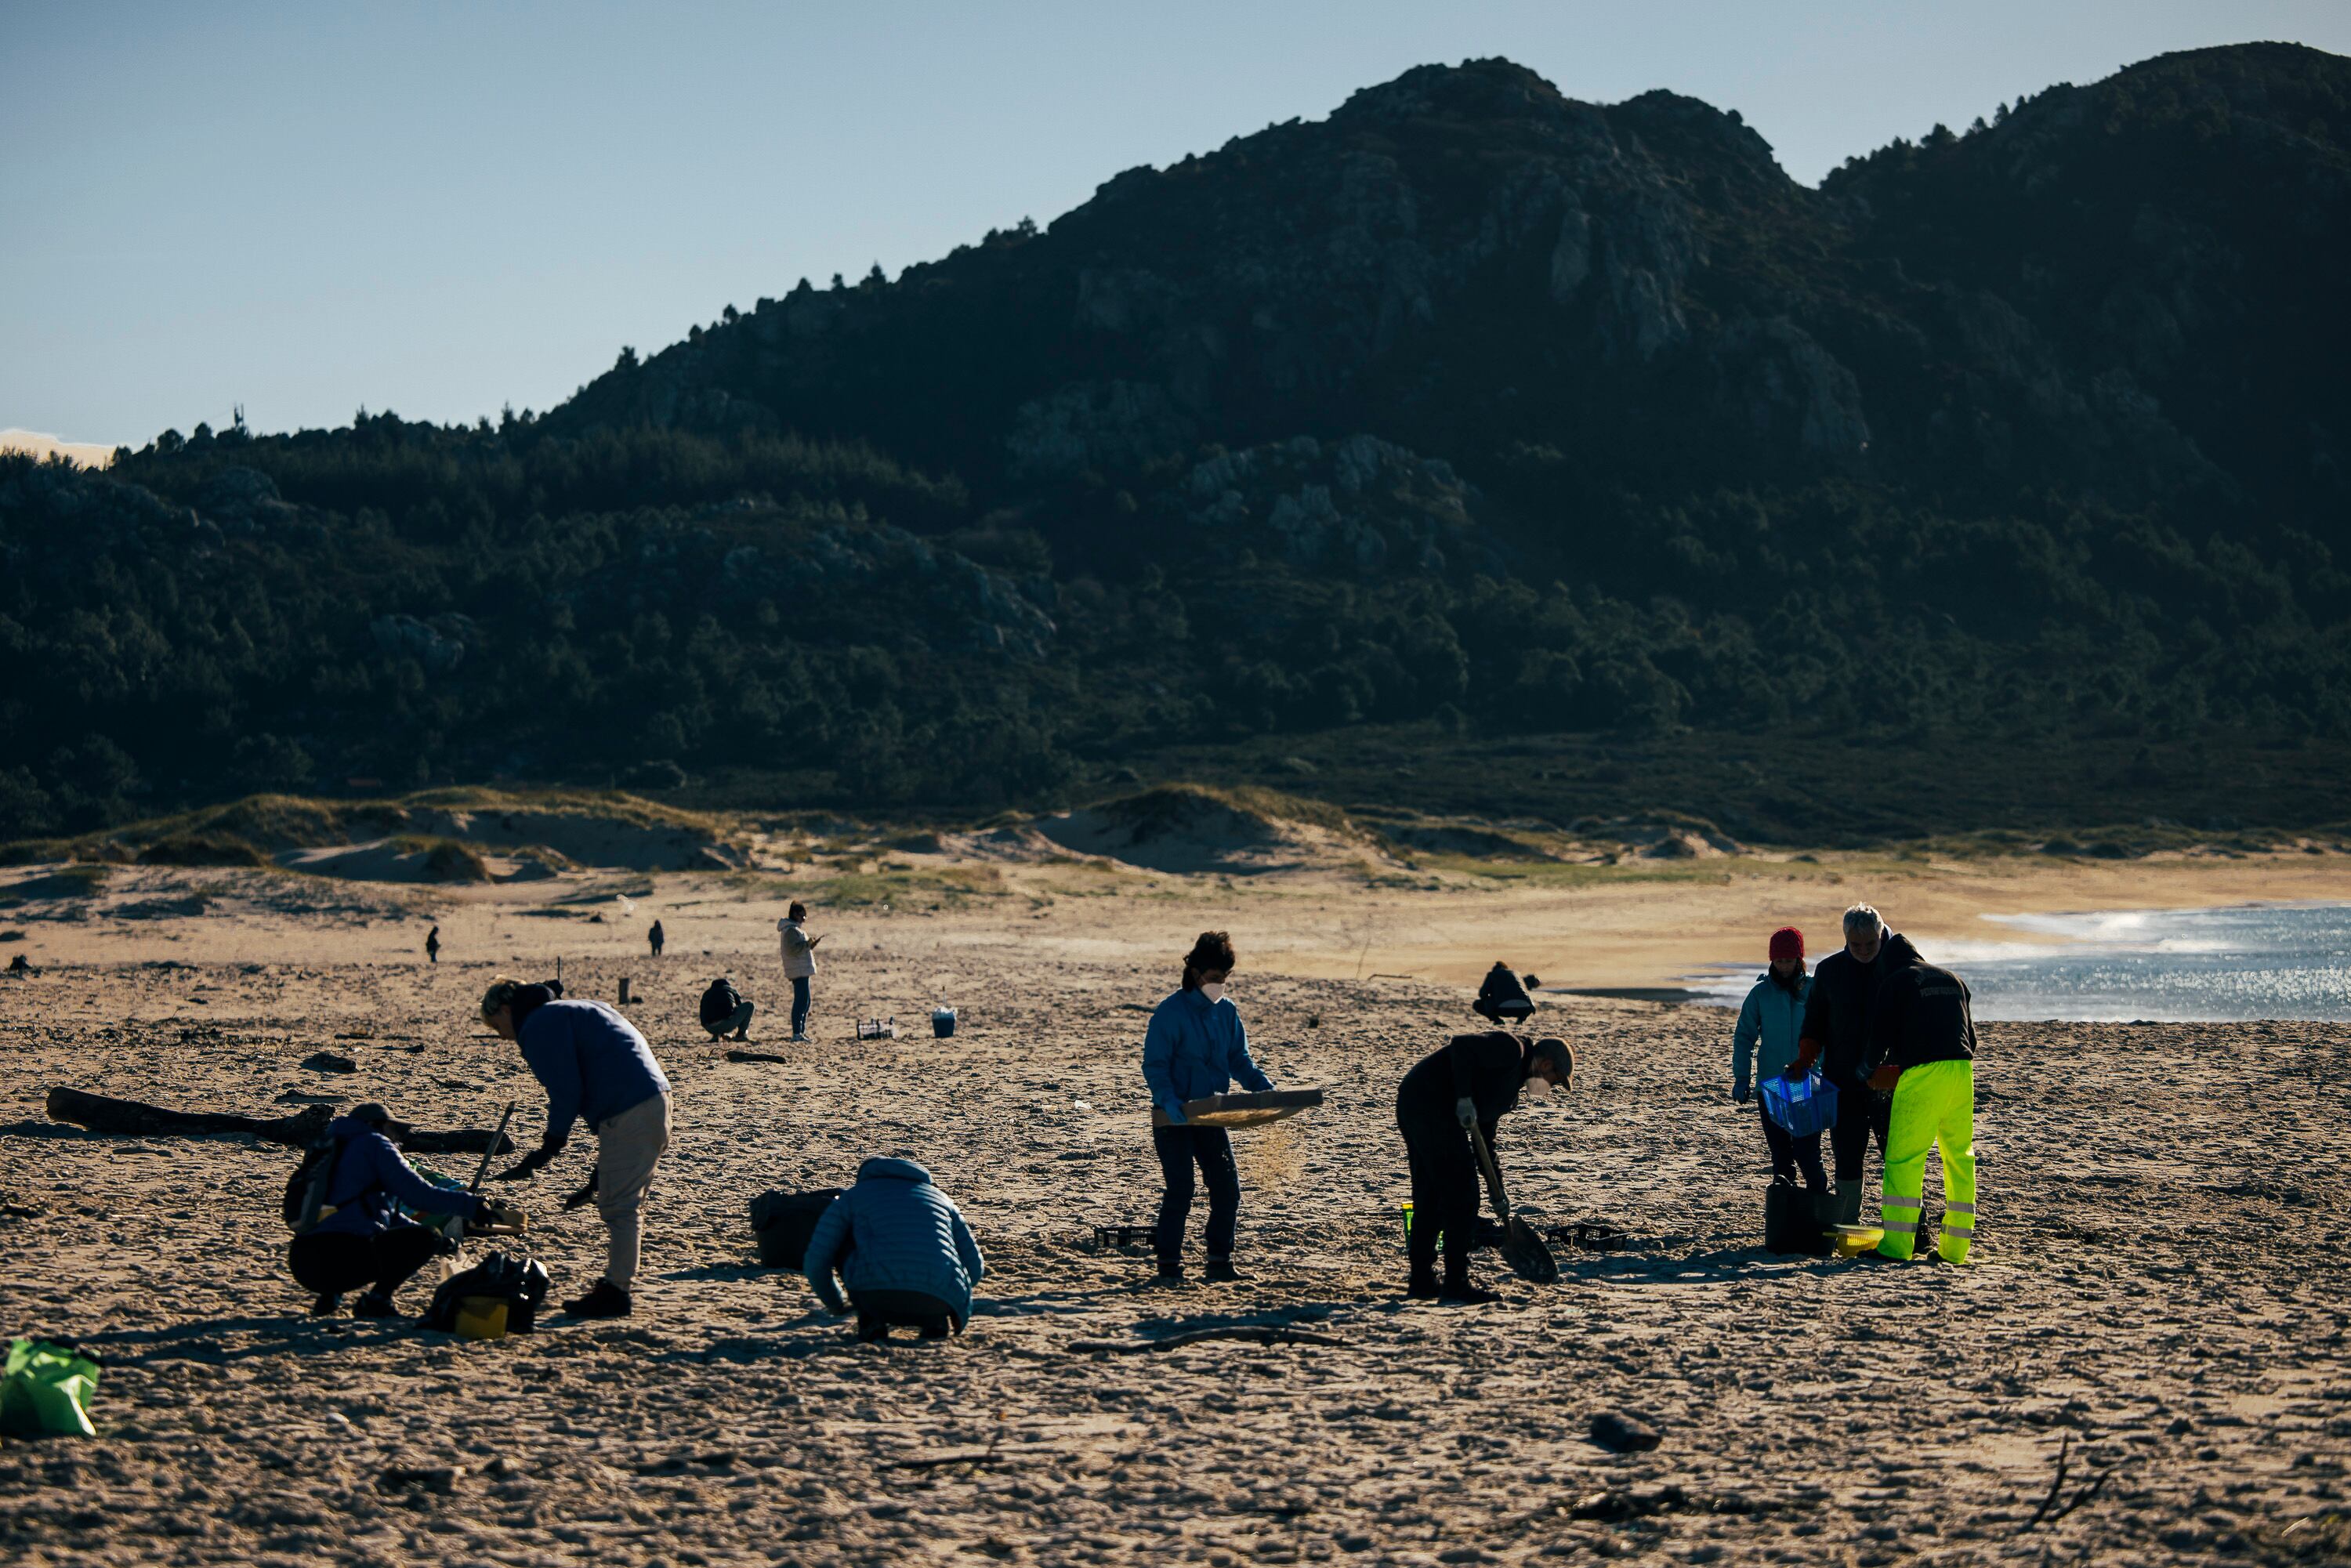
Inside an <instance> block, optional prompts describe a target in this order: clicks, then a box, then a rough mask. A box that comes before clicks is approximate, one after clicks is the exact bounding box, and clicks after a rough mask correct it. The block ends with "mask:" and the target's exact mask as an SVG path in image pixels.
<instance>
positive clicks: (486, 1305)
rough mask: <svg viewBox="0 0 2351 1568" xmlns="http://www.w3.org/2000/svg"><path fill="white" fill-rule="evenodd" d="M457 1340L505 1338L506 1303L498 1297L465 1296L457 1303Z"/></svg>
mask: <svg viewBox="0 0 2351 1568" xmlns="http://www.w3.org/2000/svg"><path fill="white" fill-rule="evenodd" d="M457 1337H458V1338H459V1339H504V1338H506V1337H507V1303H506V1301H505V1298H503V1297H500V1296H467V1297H466V1298H465V1300H464V1301H459V1302H458V1303H457Z"/></svg>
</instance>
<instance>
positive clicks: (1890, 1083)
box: [1869, 953, 1976, 1263]
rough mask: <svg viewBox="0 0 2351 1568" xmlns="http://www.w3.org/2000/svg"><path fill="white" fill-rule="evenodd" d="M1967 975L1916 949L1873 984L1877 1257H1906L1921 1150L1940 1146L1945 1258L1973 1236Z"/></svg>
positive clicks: (1971, 1018)
mask: <svg viewBox="0 0 2351 1568" xmlns="http://www.w3.org/2000/svg"><path fill="white" fill-rule="evenodd" d="M1972 1004H1973V998H1970V996H1969V995H1968V983H1967V982H1966V981H1965V980H1962V979H1960V978H1959V977H1958V976H1957V975H1954V974H1952V973H1951V972H1950V971H1949V969H1938V968H1937V967H1935V966H1934V965H1932V964H1929V963H1928V962H1927V960H1925V959H1924V958H1921V957H1919V956H1917V955H1916V954H1915V953H1914V954H1912V955H1910V957H1909V961H1908V962H1907V963H1906V964H1904V965H1902V966H1901V967H1898V968H1896V969H1894V970H1892V971H1890V972H1889V973H1888V974H1887V975H1886V979H1885V982H1884V983H1883V984H1882V985H1880V986H1879V987H1878V990H1877V1008H1876V1014H1875V1016H1874V1017H1873V1018H1872V1019H1871V1020H1870V1041H1871V1046H1872V1054H1873V1055H1874V1056H1880V1057H1882V1058H1883V1059H1884V1064H1883V1065H1882V1066H1880V1067H1879V1068H1878V1069H1877V1070H1876V1072H1874V1073H1873V1074H1872V1075H1871V1076H1870V1080H1869V1086H1870V1087H1871V1088H1872V1089H1876V1090H1878V1091H1881V1092H1886V1091H1890V1092H1892V1094H1893V1096H1894V1101H1893V1105H1892V1108H1891V1110H1890V1111H1889V1113H1888V1115H1887V1127H1886V1191H1885V1194H1884V1196H1883V1197H1881V1198H1880V1200H1879V1202H1878V1218H1879V1223H1880V1224H1882V1225H1884V1226H1885V1227H1886V1237H1885V1239H1883V1240H1882V1241H1880V1242H1879V1243H1878V1245H1877V1250H1878V1253H1879V1255H1880V1256H1883V1257H1886V1258H1908V1257H1909V1256H1911V1254H1912V1253H1913V1251H1914V1250H1915V1249H1917V1243H1918V1241H1919V1239H1920V1238H1919V1225H1920V1222H1921V1220H1922V1219H1923V1218H1925V1208H1926V1197H1925V1194H1926V1190H1927V1151H1928V1150H1929V1149H1931V1148H1935V1147H1938V1146H1939V1147H1940V1148H1941V1149H1942V1151H1943V1235H1942V1239H1941V1241H1940V1242H1939V1243H1938V1247H1937V1251H1938V1253H1939V1254H1940V1255H1941V1257H1942V1259H1943V1261H1945V1262H1946V1263H1964V1262H1966V1261H1967V1260H1968V1248H1969V1245H1970V1243H1971V1242H1973V1241H1974V1240H1975V1236H1976V1019H1975V1009H1974V1006H1973V1005H1972Z"/></svg>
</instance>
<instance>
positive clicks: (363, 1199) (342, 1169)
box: [307, 1116, 484, 1236]
mask: <svg viewBox="0 0 2351 1568" xmlns="http://www.w3.org/2000/svg"><path fill="white" fill-rule="evenodd" d="M327 1133H328V1134H329V1136H330V1137H332V1138H333V1139H334V1140H335V1144H336V1147H335V1174H334V1176H333V1178H332V1179H331V1180H329V1182H328V1183H327V1197H326V1203H325V1207H328V1208H331V1209H333V1210H334V1212H333V1213H332V1214H329V1215H328V1216H327V1218H324V1219H322V1220H320V1221H319V1223H318V1224H317V1225H316V1226H315V1227H313V1228H311V1229H310V1230H309V1231H308V1232H307V1234H308V1235H311V1236H381V1235H382V1234H383V1233H384V1232H385V1231H387V1230H393V1229H407V1230H414V1229H417V1228H419V1227H418V1226H417V1225H416V1223H415V1222H414V1221H413V1220H410V1219H406V1218H402V1216H401V1215H400V1213H399V1212H398V1211H397V1210H396V1209H395V1208H394V1207H393V1205H394V1204H399V1203H404V1204H406V1205H407V1206H408V1207H411V1208H413V1209H418V1210H421V1211H423V1213H426V1214H455V1215H458V1216H461V1217H462V1218H466V1219H472V1218H475V1216H477V1215H479V1214H480V1213H481V1212H482V1203H483V1201H484V1200H483V1199H482V1198H481V1197H479V1196H478V1195H476V1194H475V1193H470V1192H466V1191H464V1190H462V1189H461V1188H457V1187H450V1186H434V1185H433V1184H432V1183H431V1182H429V1181H426V1180H425V1179H424V1178H423V1176H418V1175H417V1174H416V1171H415V1168H414V1167H413V1166H410V1165H409V1163H408V1162H407V1160H405V1159H403V1158H402V1156H401V1153H400V1151H399V1150H398V1149H396V1148H394V1147H392V1140H391V1139H390V1138H387V1137H385V1136H384V1135H383V1134H381V1133H380V1132H378V1131H377V1130H376V1129H375V1128H374V1127H372V1126H371V1125H369V1124H367V1123H365V1122H355V1121H353V1120H351V1118H350V1117H349V1116H338V1117H336V1118H335V1119H334V1121H332V1122H330V1123H329V1124H328V1125H327Z"/></svg>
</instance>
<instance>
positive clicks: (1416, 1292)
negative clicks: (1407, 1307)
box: [1404, 1263, 1437, 1301]
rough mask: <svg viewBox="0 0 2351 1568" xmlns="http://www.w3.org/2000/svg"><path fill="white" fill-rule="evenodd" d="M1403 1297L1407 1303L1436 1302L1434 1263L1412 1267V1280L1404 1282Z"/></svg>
mask: <svg viewBox="0 0 2351 1568" xmlns="http://www.w3.org/2000/svg"><path fill="white" fill-rule="evenodd" d="M1404 1295H1405V1300H1406V1301H1435V1300H1437V1265H1435V1264H1434V1263H1418V1264H1415V1265H1414V1266H1413V1270H1412V1278H1411V1279H1410V1280H1409V1281H1406V1283H1405V1288H1404Z"/></svg>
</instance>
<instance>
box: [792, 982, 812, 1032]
mask: <svg viewBox="0 0 2351 1568" xmlns="http://www.w3.org/2000/svg"><path fill="white" fill-rule="evenodd" d="M808 1015H809V980H808V977H807V976H806V975H795V976H793V977H792V1032H793V1033H794V1034H806V1033H807V1032H808Z"/></svg>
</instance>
